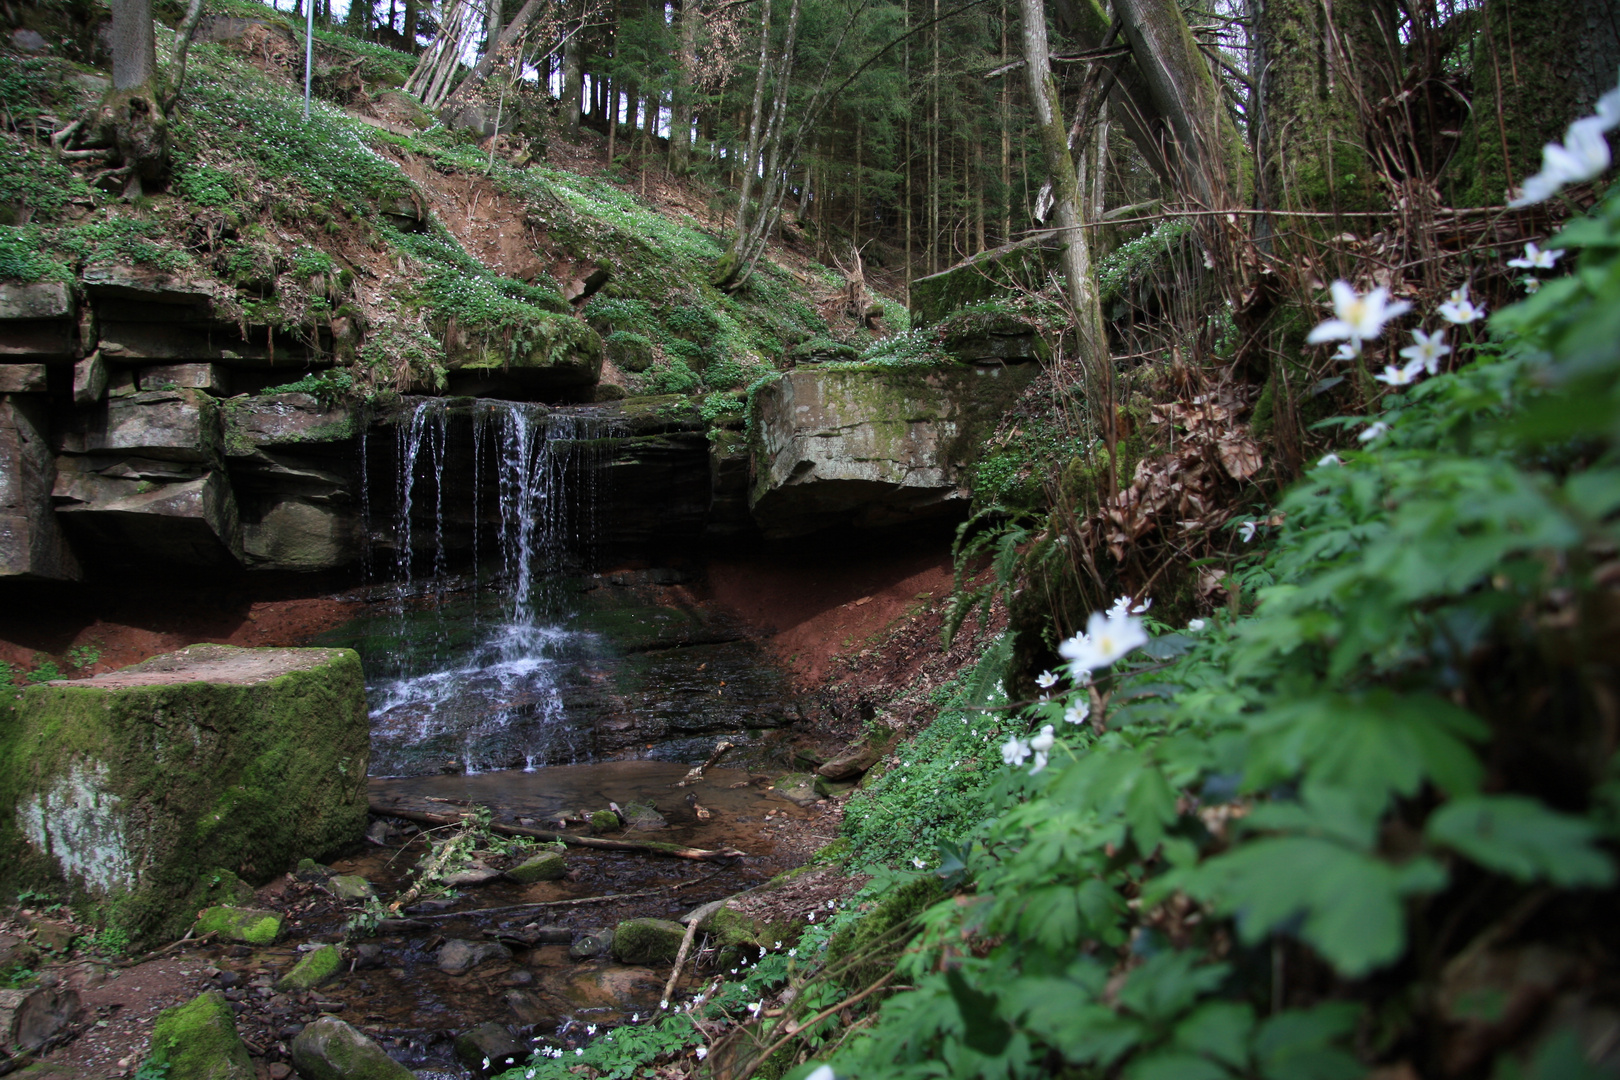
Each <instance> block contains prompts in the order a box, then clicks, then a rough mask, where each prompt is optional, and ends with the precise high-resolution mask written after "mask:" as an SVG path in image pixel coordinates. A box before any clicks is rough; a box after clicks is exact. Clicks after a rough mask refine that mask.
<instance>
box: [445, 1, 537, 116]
mask: <svg viewBox="0 0 1620 1080" xmlns="http://www.w3.org/2000/svg"><path fill="white" fill-rule="evenodd" d="M540 7H541V0H528V2H527V3H525V4H524V5H523V7H521V8H520V9H518V13H517V14H516V15H514V16H513V17H512V21H511V23H510V24H509V25H508V26H507V27H506V29H505V30H502V31H501V36H500V37H499V38H498V39H496V41H495V42H494V43H493V44H492V45H490V47H489V48H487V49H485V50H484V55H483V56H481V57H479V58H478V63H477V64H475V65H473V69H472V71H471V72H470V73H469V74H468V75H467V77H466V78H465V79H462V80H461V85H460V86H458V87H456V89H455V91H454V92H453V93H452V94H451V95H450V97H449V98H448V99H447V100H446V101H445V103H444V110H445V111H447V112H450V113H454V112H456V111H458V110H459V109H460V108H461V107H462V106H464V105H470V104H472V101H473V95H474V94H476V93H477V92H478V90H479V88H480V87H482V86H483V85H484V82H485V81H486V80H487V79H488V78H489V74H490V72H492V71H494V70H495V64H496V62H497V61H498V60H499V59H500V58H501V57H502V56H509V55H510V54H511V51H512V50H513V49H515V48H517V43H518V41H519V39H521V38H522V37H523V32H524V31H525V30H527V29H528V28H529V24H530V23H531V22H533V21H534V18H535V16H536V15H539V14H540Z"/></svg>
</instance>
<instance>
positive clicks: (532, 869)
mask: <svg viewBox="0 0 1620 1080" xmlns="http://www.w3.org/2000/svg"><path fill="white" fill-rule="evenodd" d="M607 813H609V814H611V813H612V811H611V810H609V811H607ZM593 824H594V820H593ZM566 873H568V860H567V859H565V858H563V856H562V854H561V853H559V852H556V851H547V852H545V853H543V854H540V855H536V856H535V857H534V858H532V859H525V860H524V861H523V862H521V863H518V864H517V865H516V866H514V867H512V869H510V870H508V871H507V872H506V876H507V877H509V878H511V879H512V880H513V881H515V882H517V883H518V884H519V885H532V884H534V883H535V882H536V881H556V880H557V879H558V878H560V877H562V876H563V875H564V874H566Z"/></svg>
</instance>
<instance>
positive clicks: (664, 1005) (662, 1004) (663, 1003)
mask: <svg viewBox="0 0 1620 1080" xmlns="http://www.w3.org/2000/svg"><path fill="white" fill-rule="evenodd" d="M658 1007H659V1008H660V1009H667V1008H669V998H665V999H664V1000H663V1001H660V1002H659V1003H658Z"/></svg>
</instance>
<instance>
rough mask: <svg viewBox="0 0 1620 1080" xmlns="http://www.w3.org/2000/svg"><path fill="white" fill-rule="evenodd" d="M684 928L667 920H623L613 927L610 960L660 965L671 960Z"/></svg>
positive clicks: (668, 963)
mask: <svg viewBox="0 0 1620 1080" xmlns="http://www.w3.org/2000/svg"><path fill="white" fill-rule="evenodd" d="M685 937H686V927H684V926H682V925H681V924H680V923H678V922H670V921H669V920H668V919H626V920H625V921H624V922H622V923H620V924H619V925H618V926H616V927H614V929H613V959H615V960H617V961H618V962H619V963H621V964H639V965H646V966H651V967H664V966H668V965H670V964H673V963H674V962H675V956H676V954H677V953H679V952H680V949H681V940H682V939H683V938H685Z"/></svg>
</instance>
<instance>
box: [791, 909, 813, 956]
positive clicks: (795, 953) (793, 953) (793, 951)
mask: <svg viewBox="0 0 1620 1080" xmlns="http://www.w3.org/2000/svg"><path fill="white" fill-rule="evenodd" d="M814 917H815V916H811V918H814ZM798 955H799V947H798V946H797V945H795V946H794V947H793V948H791V949H789V950H788V956H789V957H790V958H791V957H794V956H798Z"/></svg>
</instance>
